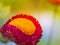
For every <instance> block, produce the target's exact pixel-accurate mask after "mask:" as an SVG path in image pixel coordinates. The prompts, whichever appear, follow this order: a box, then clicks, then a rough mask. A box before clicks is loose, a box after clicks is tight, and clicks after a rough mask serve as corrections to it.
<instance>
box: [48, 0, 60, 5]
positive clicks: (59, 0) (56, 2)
mask: <svg viewBox="0 0 60 45" xmlns="http://www.w3.org/2000/svg"><path fill="white" fill-rule="evenodd" d="M48 1H49V2H51V3H52V4H56V5H59V4H60V0H48Z"/></svg>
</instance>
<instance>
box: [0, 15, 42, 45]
mask: <svg viewBox="0 0 60 45" xmlns="http://www.w3.org/2000/svg"><path fill="white" fill-rule="evenodd" d="M0 32H1V33H2V35H3V36H4V37H6V38H8V39H10V40H11V41H13V42H15V43H16V44H17V45H36V44H37V42H39V39H40V38H41V36H42V29H41V26H40V24H39V23H38V21H37V20H36V19H35V18H34V17H32V16H27V15H26V14H19V15H17V16H13V17H12V18H11V19H9V20H8V21H7V22H6V24H4V25H3V26H2V28H1V31H0Z"/></svg>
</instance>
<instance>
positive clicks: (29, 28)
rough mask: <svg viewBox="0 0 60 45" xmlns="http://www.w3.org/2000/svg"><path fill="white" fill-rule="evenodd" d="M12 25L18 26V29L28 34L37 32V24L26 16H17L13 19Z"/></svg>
mask: <svg viewBox="0 0 60 45" xmlns="http://www.w3.org/2000/svg"><path fill="white" fill-rule="evenodd" d="M9 24H10V25H13V26H16V27H17V28H18V29H20V30H21V31H22V32H23V33H25V34H26V35H32V34H34V33H35V30H36V26H35V25H34V23H33V22H32V21H31V20H29V19H26V18H17V19H14V20H12V21H11V22H10V23H9Z"/></svg>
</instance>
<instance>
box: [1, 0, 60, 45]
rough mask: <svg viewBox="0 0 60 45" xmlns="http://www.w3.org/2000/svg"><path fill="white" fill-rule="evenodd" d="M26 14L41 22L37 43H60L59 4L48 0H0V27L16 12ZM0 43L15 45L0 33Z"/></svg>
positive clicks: (46, 44) (57, 44)
mask: <svg viewBox="0 0 60 45" xmlns="http://www.w3.org/2000/svg"><path fill="white" fill-rule="evenodd" d="M21 13H23V14H28V15H32V16H33V17H35V18H36V19H37V20H38V21H39V23H40V24H41V27H42V30H43V33H42V34H43V36H42V38H41V39H40V42H39V43H38V44H37V45H60V5H56V4H52V3H50V2H48V0H0V28H1V27H2V25H4V23H5V22H6V21H7V20H8V19H9V18H11V17H12V16H14V15H16V14H21ZM0 45H16V44H15V43H14V42H11V41H10V40H8V39H6V38H4V37H3V36H2V35H1V34H0Z"/></svg>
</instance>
